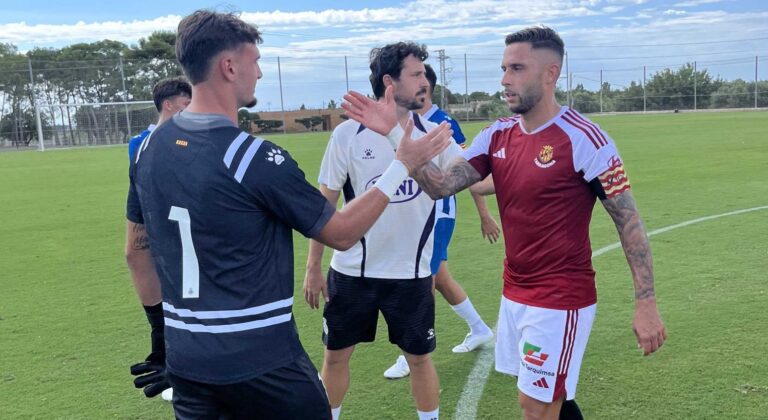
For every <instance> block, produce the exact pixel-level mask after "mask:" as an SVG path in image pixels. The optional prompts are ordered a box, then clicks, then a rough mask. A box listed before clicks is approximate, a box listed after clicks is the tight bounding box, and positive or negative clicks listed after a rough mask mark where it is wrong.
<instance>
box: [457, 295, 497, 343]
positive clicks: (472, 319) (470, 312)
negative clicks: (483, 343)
mask: <svg viewBox="0 0 768 420" xmlns="http://www.w3.org/2000/svg"><path fill="white" fill-rule="evenodd" d="M451 307H452V308H453V310H454V311H455V312H456V314H458V315H459V316H460V317H461V318H462V319H464V321H466V322H467V325H469V332H470V333H473V334H474V333H482V332H485V331H486V330H488V329H489V328H488V326H487V325H485V322H483V319H482V318H480V314H479V313H477V311H476V310H475V307H474V306H473V305H472V302H470V301H469V297H467V298H466V299H464V301H463V302H461V303H459V304H458V305H453V306H451Z"/></svg>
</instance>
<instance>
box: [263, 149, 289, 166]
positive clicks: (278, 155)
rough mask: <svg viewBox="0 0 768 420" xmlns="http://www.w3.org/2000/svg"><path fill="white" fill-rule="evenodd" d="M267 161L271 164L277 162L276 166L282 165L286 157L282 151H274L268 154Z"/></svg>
mask: <svg viewBox="0 0 768 420" xmlns="http://www.w3.org/2000/svg"><path fill="white" fill-rule="evenodd" d="M267 160H268V161H270V162H275V165H280V164H281V163H283V161H285V157H284V156H283V152H282V151H280V149H272V150H270V151H269V152H267Z"/></svg>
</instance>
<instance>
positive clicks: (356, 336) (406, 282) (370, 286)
mask: <svg viewBox="0 0 768 420" xmlns="http://www.w3.org/2000/svg"><path fill="white" fill-rule="evenodd" d="M328 298H329V302H328V303H326V304H325V308H324V309H323V343H324V344H325V346H326V348H328V350H341V349H344V348H347V347H349V346H353V345H355V344H357V343H363V342H372V341H373V340H374V339H375V338H376V324H377V322H378V319H379V311H381V313H382V314H383V315H384V320H385V321H386V322H387V327H388V329H389V341H390V342H391V343H392V344H396V345H397V346H398V347H400V349H401V350H403V351H404V352H406V353H410V354H415V355H421V354H427V353H431V352H433V351H434V350H435V345H436V343H435V341H436V338H435V295H434V292H433V289H432V277H431V276H429V277H424V278H413V279H376V278H369V277H352V276H347V275H345V274H342V273H339V272H338V271H335V270H334V269H332V268H331V269H329V270H328Z"/></svg>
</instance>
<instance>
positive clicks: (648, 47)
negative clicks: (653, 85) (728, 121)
mask: <svg viewBox="0 0 768 420" xmlns="http://www.w3.org/2000/svg"><path fill="white" fill-rule="evenodd" d="M9 3H10V4H9ZM275 4H279V7H275V6H274V5H275ZM201 7H208V8H217V9H220V10H236V11H240V12H242V17H243V18H244V19H245V20H247V21H249V22H251V23H254V24H256V25H258V26H259V28H260V29H262V30H263V32H264V38H265V42H264V44H263V45H261V46H260V48H261V51H262V55H263V57H264V60H263V62H264V68H265V77H264V79H262V81H260V82H259V86H258V87H257V97H259V99H260V105H259V106H260V107H261V108H266V107H268V108H271V109H274V108H279V101H280V99H279V89H278V87H279V86H278V83H277V80H278V77H277V56H280V57H281V71H282V77H283V81H284V85H283V94H284V98H285V105H286V107H288V108H291V107H298V106H299V105H300V104H302V103H305V104H306V105H307V106H321V105H322V104H323V103H324V102H327V101H328V100H329V99H334V100H336V101H337V102H338V101H339V98H340V97H341V95H342V94H343V92H344V91H345V90H346V77H345V71H344V57H345V56H346V57H347V58H348V70H349V80H350V87H351V88H353V89H357V90H361V91H365V92H368V91H369V90H370V87H369V85H368V83H367V54H368V52H369V51H370V49H371V48H372V47H375V46H381V45H383V44H385V43H389V42H395V41H399V40H414V41H417V42H420V43H424V44H427V45H428V46H429V49H430V51H435V50H437V49H445V51H446V53H447V55H448V56H449V57H450V58H449V60H448V67H449V71H448V80H447V84H448V86H449V88H450V89H451V90H454V91H457V92H464V91H465V89H468V90H469V91H470V92H471V91H475V90H484V91H489V92H490V91H496V90H498V89H499V77H500V70H498V68H499V61H500V58H501V53H502V51H503V47H504V44H503V39H504V35H505V34H507V33H509V32H513V31H515V30H517V29H520V28H523V27H525V26H529V25H533V24H546V25H548V26H551V27H553V28H555V29H556V30H558V31H559V32H560V34H561V36H562V37H563V39H564V40H565V43H566V48H567V50H568V52H569V68H568V70H569V71H570V72H572V73H573V78H574V83H583V84H584V85H585V86H586V87H587V88H589V89H596V88H597V86H598V85H599V78H600V70H603V77H604V79H603V80H605V81H608V82H611V83H612V84H614V85H618V86H622V85H626V84H628V83H629V82H630V81H633V80H634V81H640V80H642V76H643V66H645V67H646V73H647V74H648V75H650V74H652V73H653V72H655V71H658V70H660V69H662V68H664V67H667V66H671V67H673V68H676V67H679V66H680V65H682V64H684V63H686V62H692V61H697V64H699V67H700V68H706V69H707V70H708V71H709V72H710V73H711V74H713V75H720V76H723V77H725V78H728V79H734V78H738V77H740V78H744V79H750V80H751V79H752V78H754V68H755V65H754V60H755V56H760V57H761V58H760V59H759V60H760V61H759V68H760V70H759V73H760V74H759V78H760V79H763V80H765V79H768V47H767V46H768V2H763V1H758V0H745V1H737V0H671V1H656V0H536V1H530V0H528V1H523V0H468V1H453V0H409V1H390V2H385V1H325V0H315V1H306V0H302V1H292V0H285V1H282V2H254V1H231V0H230V1H228V2H213V1H199V0H184V1H181V0H154V1H144V0H133V1H127V2H106V1H104V0H101V1H94V0H71V1H60V2H51V1H50V0H47V1H41V0H27V1H15V0H14V1H7V0H4V1H3V2H2V5H0V42H11V43H13V44H16V45H17V46H18V47H19V48H20V50H22V51H26V50H28V49H31V48H35V47H41V48H59V47H62V46H65V45H68V44H72V43H75V42H92V41H97V40H101V39H105V38H108V39H115V40H119V41H122V42H125V43H126V44H135V43H136V42H137V41H138V39H139V38H141V37H145V36H147V35H149V34H150V33H151V32H152V31H154V30H158V29H162V30H174V29H175V27H176V25H177V23H178V20H179V19H180V18H181V16H183V15H185V14H187V13H189V12H191V11H193V10H195V9H197V8H201ZM464 54H466V55H467V68H468V72H467V78H466V80H467V82H468V83H467V84H466V85H465V72H464ZM429 61H430V63H432V64H435V63H436V60H434V58H432V57H430V60H429Z"/></svg>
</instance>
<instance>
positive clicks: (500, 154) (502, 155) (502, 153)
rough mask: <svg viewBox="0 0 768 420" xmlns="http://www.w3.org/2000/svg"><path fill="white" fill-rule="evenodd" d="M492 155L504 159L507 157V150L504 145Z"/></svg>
mask: <svg viewBox="0 0 768 420" xmlns="http://www.w3.org/2000/svg"><path fill="white" fill-rule="evenodd" d="M493 157H495V158H499V159H506V158H507V151H506V149H505V148H504V147H502V148H501V149H499V150H497V151H496V153H494V154H493Z"/></svg>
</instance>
